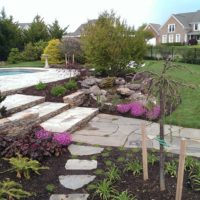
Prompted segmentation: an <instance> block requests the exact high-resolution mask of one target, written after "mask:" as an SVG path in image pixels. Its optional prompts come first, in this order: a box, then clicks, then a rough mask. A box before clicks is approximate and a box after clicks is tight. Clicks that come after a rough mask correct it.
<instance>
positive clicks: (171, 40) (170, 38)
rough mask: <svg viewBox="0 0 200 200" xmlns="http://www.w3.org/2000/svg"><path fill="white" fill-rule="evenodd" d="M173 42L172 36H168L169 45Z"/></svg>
mask: <svg viewBox="0 0 200 200" xmlns="http://www.w3.org/2000/svg"><path fill="white" fill-rule="evenodd" d="M173 42H174V35H172V34H171V35H169V43H173Z"/></svg>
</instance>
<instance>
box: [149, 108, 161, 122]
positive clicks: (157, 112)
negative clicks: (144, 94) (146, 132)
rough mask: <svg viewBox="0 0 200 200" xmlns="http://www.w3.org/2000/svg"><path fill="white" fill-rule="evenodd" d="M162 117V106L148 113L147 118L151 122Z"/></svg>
mask: <svg viewBox="0 0 200 200" xmlns="http://www.w3.org/2000/svg"><path fill="white" fill-rule="evenodd" d="M159 116H160V106H159V105H155V106H154V107H153V108H152V109H151V110H148V111H147V112H146V117H147V118H148V119H150V120H155V119H158V118H159Z"/></svg>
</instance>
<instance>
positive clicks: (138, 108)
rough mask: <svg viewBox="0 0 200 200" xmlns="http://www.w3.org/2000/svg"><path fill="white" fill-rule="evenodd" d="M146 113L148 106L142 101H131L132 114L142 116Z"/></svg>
mask: <svg viewBox="0 0 200 200" xmlns="http://www.w3.org/2000/svg"><path fill="white" fill-rule="evenodd" d="M145 113H146V108H145V107H144V105H143V104H142V103H140V102H137V101H136V102H134V103H131V115H132V116H134V117H141V116H143V115H144V114H145Z"/></svg>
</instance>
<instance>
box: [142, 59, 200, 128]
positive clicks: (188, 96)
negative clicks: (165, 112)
mask: <svg viewBox="0 0 200 200" xmlns="http://www.w3.org/2000/svg"><path fill="white" fill-rule="evenodd" d="M163 63H164V62H163V61H146V66H145V67H144V68H143V69H142V71H143V70H149V71H159V70H160V69H161V68H162V65H163ZM175 64H176V63H175ZM177 65H182V66H184V67H185V68H183V69H181V70H174V71H173V72H170V76H171V77H172V78H173V79H176V80H179V81H182V82H184V83H188V84H194V85H196V86H199V85H200V66H199V65H192V64H182V63H177ZM187 69H188V70H187ZM180 93H181V99H182V102H181V104H180V105H179V106H178V108H177V109H176V110H175V111H174V112H173V113H172V114H171V116H168V117H167V118H166V123H168V124H174V125H179V126H183V127H190V128H200V88H197V89H189V88H182V89H181V90H180Z"/></svg>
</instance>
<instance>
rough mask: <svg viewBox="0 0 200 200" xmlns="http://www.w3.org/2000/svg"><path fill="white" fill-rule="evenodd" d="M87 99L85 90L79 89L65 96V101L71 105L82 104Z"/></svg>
mask: <svg viewBox="0 0 200 200" xmlns="http://www.w3.org/2000/svg"><path fill="white" fill-rule="evenodd" d="M85 99H86V96H85V93H84V92H83V91H77V92H74V93H72V94H70V95H67V96H64V97H63V101H64V103H68V104H69V105H70V106H71V107H74V106H80V105H82V104H83V103H84V101H85Z"/></svg>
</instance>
